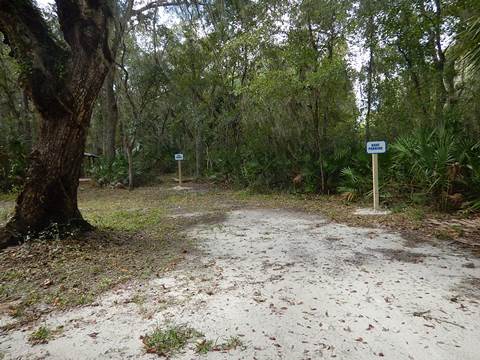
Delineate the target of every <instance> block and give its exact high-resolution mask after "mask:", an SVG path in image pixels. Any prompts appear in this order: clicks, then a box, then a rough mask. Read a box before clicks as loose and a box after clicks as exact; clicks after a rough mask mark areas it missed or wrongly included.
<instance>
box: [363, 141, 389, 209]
mask: <svg viewBox="0 0 480 360" xmlns="http://www.w3.org/2000/svg"><path fill="white" fill-rule="evenodd" d="M386 152H387V142H386V141H369V142H367V153H368V154H372V175H373V210H375V211H378V210H380V196H379V191H378V154H384V153H386Z"/></svg>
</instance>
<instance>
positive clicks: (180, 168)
mask: <svg viewBox="0 0 480 360" xmlns="http://www.w3.org/2000/svg"><path fill="white" fill-rule="evenodd" d="M178 185H179V186H182V160H178Z"/></svg>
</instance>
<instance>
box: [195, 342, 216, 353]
mask: <svg viewBox="0 0 480 360" xmlns="http://www.w3.org/2000/svg"><path fill="white" fill-rule="evenodd" d="M215 347H216V344H215V343H214V342H213V340H206V339H201V340H199V341H198V342H197V344H196V345H195V352H196V353H197V354H202V355H204V354H206V353H208V352H210V351H212V350H215Z"/></svg>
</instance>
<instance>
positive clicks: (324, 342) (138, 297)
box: [0, 209, 480, 360]
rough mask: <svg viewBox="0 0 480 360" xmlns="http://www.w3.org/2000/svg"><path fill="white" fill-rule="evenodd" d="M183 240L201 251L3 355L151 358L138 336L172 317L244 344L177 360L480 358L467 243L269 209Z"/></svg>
mask: <svg viewBox="0 0 480 360" xmlns="http://www.w3.org/2000/svg"><path fill="white" fill-rule="evenodd" d="M185 215H186V216H191V214H190V215H189V214H185ZM188 236H190V237H191V238H193V239H196V241H197V243H198V247H199V250H198V251H197V252H195V253H192V254H186V257H185V261H183V262H182V263H181V264H179V265H178V267H177V268H176V269H175V270H174V271H171V272H170V273H168V274H167V275H166V276H165V277H162V278H158V279H153V280H151V281H149V282H148V283H140V282H138V283H130V284H127V285H125V286H122V287H120V288H118V289H116V290H115V291H113V292H110V293H108V294H106V295H105V296H103V297H102V298H101V299H100V300H99V301H98V303H97V304H95V305H94V306H87V307H83V308H78V309H73V310H70V311H67V312H62V313H52V314H50V315H49V316H48V317H47V318H45V319H41V321H39V322H38V323H37V324H36V325H37V326H39V325H41V324H45V325H46V326H49V327H52V328H54V327H56V326H63V330H62V333H61V335H59V336H57V337H56V338H55V339H54V340H51V341H50V342H49V343H48V344H43V345H36V346H33V347H32V346H30V345H28V343H27V337H28V335H29V331H27V330H26V329H20V330H16V331H10V332H8V333H5V334H2V335H1V336H0V358H2V357H3V358H4V359H40V358H42V359H43V358H47V359H126V358H131V359H137V358H145V359H149V358H152V359H154V358H157V356H156V355H152V354H145V350H144V348H143V344H142V341H141V340H140V336H142V335H144V334H146V333H148V332H149V331H151V330H152V329H153V328H155V327H156V326H164V325H165V324H167V323H170V324H187V325H188V326H191V327H193V328H195V329H197V330H199V331H201V332H203V333H204V334H205V335H206V336H207V338H209V339H214V340H217V339H218V340H219V341H221V340H222V339H225V338H228V337H230V336H238V337H239V338H240V339H241V340H242V342H243V344H244V347H243V348H242V349H237V350H231V351H228V352H210V353H208V354H207V355H197V354H195V352H194V346H193V344H192V345H189V346H188V347H187V348H186V349H185V351H184V352H182V353H180V354H178V355H176V356H175V358H178V359H182V360H183V359H197V358H205V359H259V360H260V359H265V360H267V359H287V360H288V359H323V358H337V359H357V360H358V359H360V360H361V359H374V358H384V359H395V360H400V359H448V360H455V359H459V360H460V359H461V360H477V359H479V358H480V260H479V259H477V258H473V257H472V256H471V255H470V253H469V252H468V251H467V250H462V249H460V248H458V247H453V246H451V245H448V246H447V245H442V244H441V243H438V244H431V243H414V242H412V241H407V240H406V239H404V238H402V237H401V236H400V235H398V234H392V233H389V232H387V231H385V230H380V229H365V228H355V227H349V226H346V225H341V224H336V223H332V222H329V221H327V220H326V219H324V218H322V217H319V216H314V215H308V214H305V213H299V212H288V211H285V210H267V209H244V210H237V211H232V212H230V213H228V214H227V217H226V219H225V221H223V222H220V223H218V224H204V225H197V226H195V227H194V228H191V229H189V230H188ZM159 256H161V254H159ZM2 321H3V322H4V323H5V322H8V319H3V320H2ZM30 332H31V330H30Z"/></svg>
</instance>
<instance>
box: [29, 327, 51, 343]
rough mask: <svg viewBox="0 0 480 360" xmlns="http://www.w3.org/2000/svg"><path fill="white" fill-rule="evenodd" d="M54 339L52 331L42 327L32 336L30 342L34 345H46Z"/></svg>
mask: <svg viewBox="0 0 480 360" xmlns="http://www.w3.org/2000/svg"><path fill="white" fill-rule="evenodd" d="M51 338H52V331H51V330H50V329H48V328H47V327H45V326H40V327H39V328H38V329H37V330H35V331H34V332H33V333H31V334H30V336H29V337H28V341H29V342H30V343H31V344H32V345H37V344H46V343H48V340H50V339H51Z"/></svg>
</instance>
